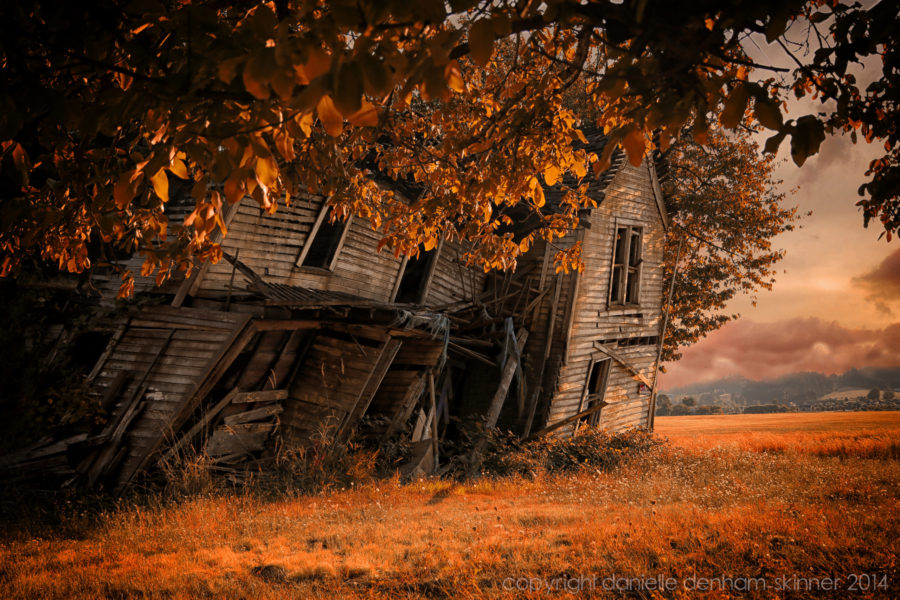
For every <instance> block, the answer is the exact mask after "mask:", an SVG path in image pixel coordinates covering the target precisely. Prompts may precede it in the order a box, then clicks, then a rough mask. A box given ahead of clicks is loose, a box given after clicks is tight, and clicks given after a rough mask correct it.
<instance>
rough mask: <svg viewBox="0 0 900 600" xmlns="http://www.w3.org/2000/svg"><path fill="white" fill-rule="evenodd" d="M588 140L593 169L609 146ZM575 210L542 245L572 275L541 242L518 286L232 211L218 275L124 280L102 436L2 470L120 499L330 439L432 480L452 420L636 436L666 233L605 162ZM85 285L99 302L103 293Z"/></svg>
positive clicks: (504, 276)
mask: <svg viewBox="0 0 900 600" xmlns="http://www.w3.org/2000/svg"><path fill="white" fill-rule="evenodd" d="M589 137H590V140H589V144H590V147H589V148H588V150H589V151H594V152H598V153H599V151H600V149H601V148H602V145H603V144H604V142H605V138H603V136H602V135H598V134H595V135H593V136H589ZM589 194H590V196H591V197H592V198H593V199H594V200H596V202H597V203H598V206H597V208H593V209H588V210H584V211H583V212H582V214H581V219H580V225H579V227H578V228H577V229H576V230H575V231H574V232H572V233H570V234H569V236H568V237H566V238H564V239H563V240H561V241H559V242H556V246H560V245H563V246H564V245H566V244H572V243H575V242H576V241H580V242H581V243H582V245H583V251H582V260H583V261H584V264H585V268H584V270H583V272H568V273H566V272H559V273H558V272H556V269H555V266H554V261H553V255H554V254H555V250H554V249H552V248H551V246H550V245H549V244H547V243H546V242H543V241H539V242H537V243H536V244H535V245H534V247H533V248H532V249H531V250H530V251H529V252H528V253H527V254H526V255H525V256H523V257H521V258H520V260H519V262H518V267H517V269H516V271H515V272H507V273H488V274H486V273H484V272H483V270H482V269H480V268H468V267H466V266H465V263H464V262H463V261H462V260H461V256H462V254H463V250H464V249H463V247H462V246H461V245H460V244H459V243H456V242H451V241H444V242H442V243H440V244H439V245H438V246H437V247H436V248H434V249H433V250H431V251H430V252H422V253H420V255H419V257H418V258H416V259H406V258H403V257H400V258H396V257H394V255H393V254H392V253H390V252H378V251H376V248H377V246H378V242H379V235H378V233H377V232H374V231H373V230H372V227H371V226H370V224H369V223H368V222H367V221H365V220H363V219H360V218H351V219H350V220H349V221H347V222H341V221H336V222H331V221H330V220H329V218H328V210H329V208H328V206H327V203H326V202H325V201H324V199H323V198H321V197H317V196H312V195H308V196H303V197H299V198H294V199H293V200H292V202H291V204H290V206H288V207H279V209H278V211H277V212H276V213H275V214H274V215H267V214H265V213H263V212H262V211H261V210H260V209H259V207H258V205H257V204H256V203H255V202H254V201H253V200H252V199H251V198H245V199H244V200H243V201H241V202H239V203H237V204H235V205H233V206H231V207H229V209H228V212H227V214H226V224H227V227H228V235H227V236H226V237H225V238H224V239H222V240H221V246H222V250H223V252H224V255H225V256H226V260H222V261H220V262H219V263H217V264H207V265H205V266H204V267H203V268H202V269H200V270H199V272H196V273H195V274H194V275H193V276H191V277H190V278H187V279H181V280H174V281H170V282H167V283H166V284H164V285H163V286H162V287H159V288H158V287H156V286H155V285H154V282H153V281H152V280H150V279H147V278H143V279H142V278H138V281H137V283H136V287H135V296H136V298H137V299H138V301H137V302H132V303H130V304H129V305H128V306H127V307H125V308H122V309H120V310H119V311H118V312H117V313H116V314H117V315H119V316H117V317H116V318H115V319H114V321H113V322H112V323H109V325H108V328H107V329H106V331H105V335H107V336H108V342H107V343H106V344H105V348H103V350H102V353H101V354H100V355H99V358H98V359H97V361H96V364H95V366H94V367H93V369H92V371H91V372H90V374H89V376H88V378H89V381H90V386H91V390H92V393H93V394H95V395H96V397H97V398H98V399H99V401H100V402H101V403H102V406H103V407H104V408H105V409H106V410H107V413H108V414H109V415H110V418H109V420H108V422H107V423H106V425H105V427H104V428H103V430H102V431H101V432H94V433H81V434H78V435H76V436H73V437H69V438H67V439H64V440H53V441H49V440H48V441H46V442H45V443H44V444H43V445H41V446H36V447H33V448H31V449H28V450H26V451H23V452H20V453H19V454H17V455H16V456H14V457H9V459H8V460H7V461H6V462H7V466H8V467H9V468H11V467H12V466H14V465H18V466H19V467H34V466H39V465H41V464H42V463H46V464H48V465H51V466H53V468H56V469H59V470H61V471H62V472H64V473H65V474H70V475H71V477H72V478H73V479H74V478H77V479H79V480H80V481H83V482H86V483H90V484H98V483H102V484H104V485H106V486H108V487H109V488H111V489H116V490H122V489H124V488H126V487H127V486H129V484H130V483H132V482H133V481H135V479H136V477H137V476H138V475H139V474H140V473H141V472H142V471H144V470H146V469H148V468H150V467H152V466H153V465H154V464H156V463H157V462H158V461H159V460H160V459H161V458H164V457H167V456H171V455H172V454H173V453H176V452H179V451H181V450H184V449H185V448H187V447H189V446H190V447H194V448H197V449H199V450H202V451H204V452H206V453H207V454H208V455H209V457H210V458H211V460H214V461H218V462H220V463H222V464H225V465H227V464H234V463H237V462H240V461H242V460H244V459H246V458H248V457H252V456H256V455H258V454H259V453H262V452H265V451H266V449H267V448H271V447H272V445H273V444H276V443H277V444H278V445H280V446H282V447H283V446H288V447H290V446H296V445H300V446H302V445H304V444H308V443H309V442H310V440H311V439H312V437H313V436H315V435H319V434H320V432H322V431H323V430H327V431H329V433H330V435H331V436H333V438H332V439H333V440H334V441H335V442H337V443H341V442H344V441H346V440H348V439H349V438H350V437H351V436H354V435H355V436H363V437H366V438H369V439H373V438H374V439H376V440H383V439H387V438H389V437H391V436H395V435H402V436H405V437H406V439H407V440H408V441H411V442H413V444H414V447H415V449H416V458H415V459H414V460H413V463H411V464H410V465H408V468H407V472H416V471H418V472H429V471H433V470H434V469H435V468H436V467H437V466H438V465H439V464H440V459H441V457H440V446H441V444H440V442H441V441H442V440H443V439H444V437H445V436H449V435H452V434H453V431H454V427H455V423H459V422H460V421H461V420H465V419H480V420H481V422H482V423H483V424H484V425H485V426H487V427H499V428H502V429H504V430H509V431H512V432H513V433H515V434H518V435H520V436H522V437H523V438H527V437H529V436H533V435H535V434H542V433H546V432H554V433H555V434H557V435H559V434H562V435H565V434H567V433H570V432H571V431H573V430H574V428H576V427H577V426H579V425H580V424H582V423H587V424H590V425H594V426H599V427H603V428H607V429H610V430H621V429H625V428H631V427H638V426H652V415H653V409H654V407H653V398H654V397H655V393H654V392H655V390H654V385H655V382H656V372H657V367H658V361H659V348H660V343H661V337H662V335H663V333H664V332H663V329H664V318H663V296H664V291H663V265H662V261H663V244H664V237H665V229H666V226H667V219H666V211H665V207H664V204H663V199H662V196H661V191H660V186H659V182H658V178H657V165H655V164H654V162H653V161H650V160H645V161H644V162H643V163H642V164H641V165H640V166H633V165H631V164H629V163H628V162H627V161H625V160H623V156H622V155H621V154H620V153H617V155H615V160H614V161H613V166H612V167H611V168H610V169H609V170H607V171H606V172H605V173H604V174H603V175H602V176H601V177H600V178H599V179H596V180H593V181H592V182H591V184H590V188H589ZM559 195H561V194H559V193H556V195H555V196H554V191H553V190H548V191H547V198H548V202H547V205H548V206H552V205H553V203H554V198H555V199H556V202H557V203H558V200H559V199H558V196H559ZM177 218H178V217H177V216H170V219H177ZM141 261H142V258H141V257H138V256H135V257H134V258H133V259H132V262H134V265H133V266H132V268H133V269H134V271H135V272H139V270H140V269H139V263H140V262H141ZM95 285H96V286H97V287H98V288H100V289H101V291H104V293H105V294H106V299H105V300H103V302H105V303H107V304H109V303H110V302H111V301H110V300H109V297H110V296H114V295H115V292H114V291H113V289H114V287H116V286H117V282H116V281H115V277H114V276H110V277H109V278H108V279H107V280H104V279H103V278H102V276H100V275H99V274H97V275H95ZM104 287H105V290H104V289H103V288H104ZM73 449H75V450H77V452H73ZM60 456H62V457H64V458H63V459H60Z"/></svg>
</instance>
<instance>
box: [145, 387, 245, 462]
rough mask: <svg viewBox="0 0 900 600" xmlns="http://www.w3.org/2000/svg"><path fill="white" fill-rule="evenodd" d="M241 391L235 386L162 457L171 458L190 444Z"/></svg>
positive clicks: (163, 458) (164, 458)
mask: <svg viewBox="0 0 900 600" xmlns="http://www.w3.org/2000/svg"><path fill="white" fill-rule="evenodd" d="M239 393H240V392H239V391H238V389H237V388H235V389H233V390H231V391H230V392H228V393H227V394H225V397H224V398H222V399H221V400H219V401H218V402H217V403H216V404H215V405H214V406H213V407H212V408H210V409H209V410H207V411H206V412H205V413H204V414H203V417H201V418H200V420H199V421H197V422H196V423H195V424H194V426H193V427H191V428H190V429H189V430H188V431H187V433H185V434H184V435H183V436H181V438H179V439H178V441H177V442H175V443H174V444H172V447H171V448H169V450H167V451H166V452H165V453H164V454H163V455H162V457H161V459H162V460H170V459H171V458H172V457H173V456H175V453H176V452H178V451H179V450H181V449H182V448H184V447H185V446H186V445H187V444H189V443H190V441H191V440H192V439H194V437H195V436H196V435H197V434H198V433H200V432H201V431H202V430H203V429H204V428H205V427H207V426H208V425H209V424H210V422H212V420H213V419H215V418H216V417H217V416H218V414H219V413H220V412H222V409H224V408H225V407H226V406H228V405H229V404H231V401H232V400H233V399H234V397H235V396H236V395H237V394H239Z"/></svg>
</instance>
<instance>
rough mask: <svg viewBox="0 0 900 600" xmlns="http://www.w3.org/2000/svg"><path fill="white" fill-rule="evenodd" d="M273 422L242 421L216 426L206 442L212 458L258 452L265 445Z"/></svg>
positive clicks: (273, 426)
mask: <svg viewBox="0 0 900 600" xmlns="http://www.w3.org/2000/svg"><path fill="white" fill-rule="evenodd" d="M274 430H275V423H244V424H241V425H223V426H220V427H217V428H216V430H215V431H214V432H213V434H212V436H211V437H210V438H209V441H208V442H207V443H206V453H207V454H208V455H209V456H211V457H212V458H217V457H222V456H229V455H234V454H250V453H251V452H259V451H260V450H262V449H263V447H265V445H266V441H267V440H268V439H269V435H270V434H271V433H272V432H273V431H274Z"/></svg>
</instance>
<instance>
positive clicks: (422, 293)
mask: <svg viewBox="0 0 900 600" xmlns="http://www.w3.org/2000/svg"><path fill="white" fill-rule="evenodd" d="M443 248H444V238H441V239H440V240H439V241H438V244H437V246H435V247H434V249H432V250H430V251H427V252H425V251H424V250H423V251H420V252H419V256H420V257H421V256H422V254H423V253H425V254H431V253H434V254H433V255H432V258H431V259H430V260H431V264H430V265H428V269H427V270H426V271H425V273H424V274H423V279H422V282H421V284H420V286H419V293H418V297H417V299H416V300H415V301H414V302H411V303H408V304H422V303H423V302H424V301H425V298H427V297H428V292H429V291H430V290H431V283H432V281H433V280H434V274H435V272H436V271H437V266H438V261H439V260H440V259H441V250H442V249H443ZM408 265H409V256H404V257H403V261H402V262H401V263H400V268H398V269H397V279H396V280H395V281H394V287H393V289H392V290H391V300H390V301H391V302H397V295H398V294H399V293H400V284H401V283H402V282H403V276H404V275H405V274H406V267H407V266H408Z"/></svg>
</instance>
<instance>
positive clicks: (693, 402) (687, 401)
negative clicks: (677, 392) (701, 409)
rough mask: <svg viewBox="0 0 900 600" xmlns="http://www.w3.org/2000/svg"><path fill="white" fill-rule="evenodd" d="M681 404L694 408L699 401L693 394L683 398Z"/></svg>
mask: <svg viewBox="0 0 900 600" xmlns="http://www.w3.org/2000/svg"><path fill="white" fill-rule="evenodd" d="M681 404H682V406H687V407H688V408H693V407H694V406H697V401H696V400H695V399H694V397H693V396H688V397H687V398H683V399H682V400H681Z"/></svg>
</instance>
